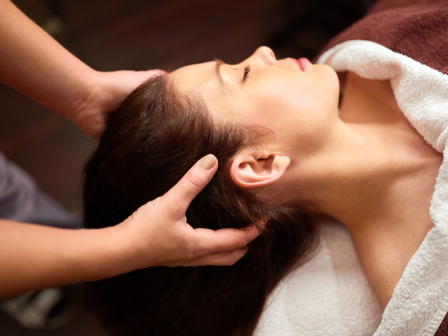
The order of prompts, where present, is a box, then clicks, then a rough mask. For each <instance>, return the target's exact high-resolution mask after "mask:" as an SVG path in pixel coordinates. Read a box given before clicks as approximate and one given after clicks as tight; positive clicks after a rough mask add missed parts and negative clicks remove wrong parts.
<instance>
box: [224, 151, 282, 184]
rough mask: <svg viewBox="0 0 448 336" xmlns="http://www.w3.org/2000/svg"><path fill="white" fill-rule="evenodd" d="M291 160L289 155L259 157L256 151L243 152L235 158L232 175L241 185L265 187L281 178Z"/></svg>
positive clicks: (231, 168) (231, 169) (231, 170)
mask: <svg viewBox="0 0 448 336" xmlns="http://www.w3.org/2000/svg"><path fill="white" fill-rule="evenodd" d="M290 162H291V160H290V158H289V157H287V156H283V155H279V154H271V155H267V156H264V157H257V156H256V155H255V154H254V153H249V152H246V153H241V154H238V155H237V156H236V157H235V158H234V160H233V163H232V166H231V167H230V175H231V177H232V180H233V181H234V182H235V183H236V184H237V185H239V186H240V187H243V188H259V187H265V186H268V185H270V184H273V183H275V182H277V181H278V180H280V178H281V177H282V176H283V175H284V173H285V171H286V169H287V168H288V166H289V164H290Z"/></svg>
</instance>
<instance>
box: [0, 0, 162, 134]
mask: <svg viewBox="0 0 448 336" xmlns="http://www.w3.org/2000/svg"><path fill="white" fill-rule="evenodd" d="M162 73H164V72H163V71H161V70H149V71H115V72H97V71H95V70H93V69H92V68H90V67H89V66H87V65H86V64H84V63H83V62H81V61H80V60H79V59H78V58H76V57H75V56H73V55H72V54H71V53H69V52H68V51H67V50H66V49H64V48H63V47H62V46H61V45H60V44H59V43H58V42H56V41H55V40H54V39H53V38H52V37H51V36H49V35H48V34H47V33H46V32H45V31H43V30H42V29H41V28H40V27H39V26H37V25H36V24H35V23H34V22H33V21H31V20H30V19H29V18H28V17H27V16H26V15H24V14H23V13H22V12H21V11H20V10H19V9H18V8H17V7H15V6H14V5H13V4H12V3H11V1H9V0H0V82H3V83H5V84H6V85H8V86H11V87H12V88H14V89H16V90H17V91H20V92H22V93H23V94H25V95H27V96H28V97H30V98H31V99H33V100H35V101H36V102H38V103H39V104H41V105H42V106H45V107H46V108H48V109H50V110H52V111H54V112H56V113H59V114H61V115H62V116H64V117H66V118H68V119H69V120H71V121H73V122H74V123H76V124H77V125H78V126H79V127H80V128H81V129H82V130H83V131H84V132H86V133H87V134H89V135H91V136H93V137H95V138H99V136H100V135H101V133H102V131H103V129H104V120H105V116H106V114H107V113H108V112H110V111H113V110H115V109H117V108H118V107H119V106H120V104H121V103H122V102H123V100H124V99H125V98H126V97H127V96H128V95H129V93H131V92H132V90H134V89H135V88H136V87H137V86H138V85H140V84H141V83H142V82H144V81H146V80H147V79H149V78H150V77H152V76H154V75H158V74H162Z"/></svg>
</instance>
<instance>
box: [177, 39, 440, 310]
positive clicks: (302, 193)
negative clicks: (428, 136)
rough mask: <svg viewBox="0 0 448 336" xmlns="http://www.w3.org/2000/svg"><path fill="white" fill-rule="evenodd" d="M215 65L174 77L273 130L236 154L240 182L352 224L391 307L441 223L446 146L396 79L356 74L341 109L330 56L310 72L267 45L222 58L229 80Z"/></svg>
mask: <svg viewBox="0 0 448 336" xmlns="http://www.w3.org/2000/svg"><path fill="white" fill-rule="evenodd" d="M215 65H216V64H215V62H209V63H203V64H198V65H193V66H189V67H184V68H181V69H179V70H177V71H175V72H173V73H172V74H170V75H169V77H170V78H171V80H172V81H173V82H174V83H175V85H176V86H177V87H178V88H179V89H180V90H181V91H183V92H185V93H191V92H196V91H200V93H201V95H202V97H203V98H204V100H205V102H206V103H207V105H208V107H209V109H210V111H211V113H212V115H213V117H214V118H216V120H218V121H222V122H226V121H231V122H242V123H247V124H257V125H260V126H262V127H266V128H269V129H270V130H271V131H272V133H273V136H272V137H269V138H268V139H263V141H261V142H260V146H259V147H254V148H251V149H248V150H246V151H244V152H243V153H239V154H238V155H236V156H235V157H234V159H233V163H232V166H231V168H230V173H231V176H232V179H233V180H234V182H235V183H237V184H238V185H240V186H243V187H246V188H253V189H252V191H253V192H254V193H256V194H258V195H260V196H262V197H265V198H266V199H268V200H272V201H283V202H299V201H300V200H304V199H305V200H308V201H310V202H311V203H312V204H314V205H315V206H316V207H317V209H319V211H320V212H322V213H323V214H325V215H328V216H331V217H334V218H336V219H338V220H340V221H341V222H342V223H344V224H345V225H346V226H347V227H348V228H349V230H350V232H351V234H352V237H353V240H354V244H355V247H356V250H357V253H358V257H359V258H360V261H361V263H362V266H363V268H364V270H365V272H366V275H367V277H368V279H369V280H370V282H371V283H372V285H373V287H374V288H375V290H376V291H377V293H378V295H379V297H380V300H381V302H382V304H383V306H384V307H385V306H386V305H387V303H388V302H389V300H390V298H391V297H392V293H393V289H394V288H395V286H396V284H397V282H398V280H399V279H400V277H401V274H402V273H403V271H404V268H405V267H406V265H407V263H408V262H409V260H410V258H411V257H412V255H413V254H414V253H415V251H416V250H417V249H418V247H419V245H420V244H421V242H422V240H423V239H424V237H425V236H426V234H427V232H428V231H429V230H430V229H431V228H432V226H433V225H432V222H431V220H430V217H429V204H430V199H431V195H432V192H433V190H434V185H435V178H436V176H437V172H438V168H439V166H440V164H441V160H442V156H441V154H440V153H437V152H436V151H435V150H433V149H432V148H431V147H430V146H429V145H428V144H427V143H426V142H425V141H424V140H423V138H422V137H421V136H420V135H419V134H418V133H417V132H416V131H415V129H414V128H412V126H411V125H410V124H409V123H408V122H407V120H406V118H405V117H404V116H403V114H402V112H401V111H400V109H399V108H398V106H397V103H396V101H395V98H394V95H393V92H392V89H391V87H390V84H389V82H388V81H382V82H380V81H369V80H365V79H362V78H360V77H358V76H356V75H355V74H349V75H348V76H347V82H346V84H345V91H344V99H343V101H342V105H341V107H340V115H338V95H339V82H338V80H337V76H336V73H335V72H334V71H333V70H332V69H331V68H329V67H327V66H325V65H312V64H308V66H307V68H306V70H305V72H303V71H301V69H300V68H299V67H298V66H297V64H296V62H294V61H293V60H291V59H284V60H276V58H275V56H274V54H273V52H272V50H270V49H269V48H267V47H261V48H259V49H257V51H256V52H255V53H254V54H253V55H252V56H251V57H249V58H248V59H246V60H245V61H243V62H242V63H240V64H237V65H226V64H223V65H221V66H220V67H219V72H220V74H221V78H222V82H221V80H220V79H219V77H218V76H217V74H216V71H215ZM248 65H250V73H249V76H248V78H246V80H245V81H244V82H243V81H242V78H243V76H244V69H245V67H247V66H248Z"/></svg>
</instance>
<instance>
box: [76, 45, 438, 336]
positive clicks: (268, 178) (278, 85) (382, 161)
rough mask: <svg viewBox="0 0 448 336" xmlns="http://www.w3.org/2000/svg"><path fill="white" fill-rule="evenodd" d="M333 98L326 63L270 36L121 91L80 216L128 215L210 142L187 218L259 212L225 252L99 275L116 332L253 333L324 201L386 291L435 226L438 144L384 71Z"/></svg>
mask: <svg viewBox="0 0 448 336" xmlns="http://www.w3.org/2000/svg"><path fill="white" fill-rule="evenodd" d="M366 43H370V42H366ZM384 49H385V48H384ZM386 50H387V49H386ZM403 57H404V56H403ZM338 100H339V81H338V76H337V75H336V72H335V70H333V68H331V67H330V66H328V65H325V64H311V63H310V62H309V61H307V60H306V59H299V60H295V59H291V58H286V59H281V60H277V59H276V57H275V55H274V53H273V52H272V50H271V49H269V48H267V47H260V48H258V49H257V50H256V51H255V53H254V54H253V55H252V56H250V57H249V58H247V59H246V60H244V61H243V62H241V63H240V64H236V65H229V64H225V63H223V62H221V61H219V60H216V61H212V62H207V63H202V64H195V65H190V66H186V67H183V68H180V69H178V70H176V71H174V72H172V73H170V74H168V75H166V76H162V77H158V78H154V79H151V80H150V81H148V82H147V83H145V84H143V85H141V86H140V87H139V88H138V89H137V90H136V91H134V92H133V93H132V94H131V95H130V96H129V97H128V99H127V100H126V101H125V103H124V104H123V105H122V106H121V108H120V109H119V110H118V111H116V112H115V113H114V114H113V115H111V117H110V119H109V122H108V127H107V130H106V132H105V133H104V135H103V137H102V139H101V142H100V144H99V146H98V148H97V150H96V152H95V153H94V155H93V157H92V158H91V160H90V162H89V164H88V166H87V169H86V180H85V190H84V201H85V221H86V224H87V226H88V227H104V226H112V225H115V224H117V223H119V222H121V221H123V220H124V219H125V218H127V217H128V216H129V215H131V214H132V213H133V212H134V211H135V210H136V209H137V208H139V207H140V206H141V205H143V204H144V203H146V202H148V201H150V200H153V199H155V198H157V197H159V196H161V195H163V194H164V193H165V192H166V191H168V190H169V189H170V188H171V187H173V186H174V185H175V184H176V182H177V181H178V180H179V179H180V178H181V177H182V176H183V174H184V173H185V172H186V171H187V170H188V169H189V168H190V167H191V166H192V165H193V164H194V163H195V162H196V161H197V160H199V159H200V158H201V157H203V156H204V155H207V154H209V153H212V154H214V155H215V156H216V157H217V158H218V160H219V169H218V172H217V173H216V175H215V177H214V178H213V180H212V181H211V182H210V184H209V185H208V186H207V187H206V188H205V189H204V191H203V192H201V194H200V195H199V196H198V197H197V198H196V199H195V200H194V201H193V203H192V204H191V206H190V208H189V210H188V212H187V220H188V223H189V224H190V225H192V226H193V227H194V228H197V227H205V228H212V229H218V228H225V227H234V228H244V227H248V226H250V225H251V224H252V223H258V224H257V225H258V229H259V231H260V232H261V235H260V236H259V237H258V238H257V239H255V240H254V241H253V242H252V243H250V244H249V247H248V251H247V254H246V255H245V256H244V257H243V259H241V260H240V261H239V262H237V263H236V264H235V265H233V266H230V267H214V266H206V267H195V268H168V267H154V268H148V269H142V270H139V271H135V272H131V273H129V274H125V275H121V276H117V277H115V278H112V279H107V280H102V281H100V282H97V283H92V284H90V295H91V302H92V304H93V305H94V307H95V310H96V312H97V314H98V315H99V317H100V320H101V321H102V323H103V324H104V326H105V327H106V328H107V329H108V330H109V331H110V332H111V334H113V335H134V336H137V335H226V336H228V335H251V334H252V333H253V331H254V329H255V327H256V325H257V322H258V320H259V318H260V315H261V313H262V311H263V307H264V304H265V302H266V298H267V296H268V295H269V294H270V293H271V292H272V290H273V289H274V288H275V287H276V285H277V284H278V283H279V282H280V280H282V279H283V278H284V277H285V276H286V275H287V274H288V273H289V272H291V271H292V270H293V269H294V268H295V267H298V265H300V263H303V262H304V261H305V260H307V258H308V257H311V256H312V253H313V252H314V251H315V247H316V245H317V237H318V227H317V225H316V224H315V223H316V217H317V216H322V215H325V216H330V217H333V218H335V219H337V220H338V221H340V222H342V223H344V224H345V225H346V226H347V228H348V229H349V231H350V233H351V236H352V239H353V242H354V246H355V249H356V253H357V255H358V258H359V260H360V263H361V265H362V267H363V269H364V272H365V274H366V276H367V278H368V280H369V282H370V283H371V285H372V286H373V288H374V289H375V291H376V293H377V294H378V297H379V299H380V301H381V303H382V305H383V307H386V306H387V304H388V302H389V300H391V297H392V294H393V291H394V288H395V286H396V285H397V283H398V282H399V280H400V277H401V276H402V274H403V271H404V270H405V268H406V265H407V264H408V262H409V260H410V259H411V257H412V256H413V254H414V253H415V252H416V251H417V250H418V248H419V246H420V244H421V243H422V241H423V240H424V238H425V236H426V235H427V233H428V231H430V230H431V228H432V227H433V223H432V221H431V218H430V213H429V207H430V202H431V196H432V194H433V192H434V186H435V183H436V177H437V174H438V170H439V168H440V166H441V164H442V154H441V153H439V152H437V151H436V150H435V149H434V148H432V147H431V145H429V144H428V143H427V142H426V141H425V140H424V139H423V137H422V136H421V135H420V134H419V133H418V132H417V131H416V129H415V128H414V127H413V126H411V124H410V123H409V121H408V120H407V119H406V117H405V116H404V114H403V112H402V111H401V110H400V108H399V107H398V105H397V102H396V100H395V97H394V92H393V91H392V88H391V84H390V82H389V81H388V80H368V79H364V78H362V77H360V76H358V75H356V74H355V73H353V72H350V73H349V75H348V77H347V80H346V83H345V90H344V97H343V101H342V103H341V105H340V108H338ZM264 223H265V224H264ZM323 323H324V321H323Z"/></svg>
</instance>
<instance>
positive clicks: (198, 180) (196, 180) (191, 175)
mask: <svg viewBox="0 0 448 336" xmlns="http://www.w3.org/2000/svg"><path fill="white" fill-rule="evenodd" d="M185 179H186V181H187V182H188V183H190V184H191V185H192V186H193V187H194V188H202V185H203V184H204V182H203V180H202V177H201V176H200V175H199V174H197V173H195V172H192V171H190V172H188V173H187V174H186V175H185Z"/></svg>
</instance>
